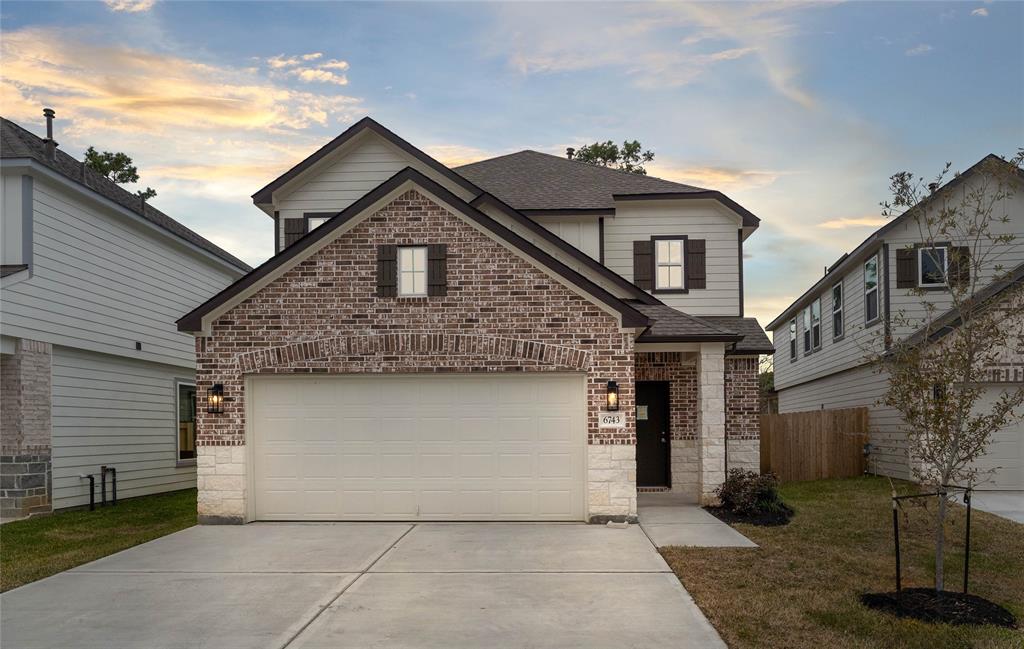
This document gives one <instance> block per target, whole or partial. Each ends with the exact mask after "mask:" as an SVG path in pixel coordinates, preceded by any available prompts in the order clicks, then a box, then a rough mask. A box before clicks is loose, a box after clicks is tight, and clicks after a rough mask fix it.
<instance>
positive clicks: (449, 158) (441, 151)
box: [423, 144, 508, 167]
mask: <svg viewBox="0 0 1024 649" xmlns="http://www.w3.org/2000/svg"><path fill="white" fill-rule="evenodd" d="M423 150H424V151H425V152H426V153H427V154H428V155H429V156H430V157H432V158H435V159H436V160H437V161H438V162H440V163H441V164H443V165H445V166H447V167H458V166H461V165H467V164H469V163H471V162H477V161H479V160H487V159H488V158H494V157H496V156H499V155H503V154H505V153H508V152H507V151H487V150H485V149H479V148H477V147H473V146H466V145H464V144H435V145H431V146H425V147H423Z"/></svg>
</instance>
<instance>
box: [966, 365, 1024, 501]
mask: <svg viewBox="0 0 1024 649" xmlns="http://www.w3.org/2000/svg"><path fill="white" fill-rule="evenodd" d="M1019 387H1020V386H1017V385H1011V386H1009V387H1003V386H989V387H988V388H986V390H985V392H984V393H983V394H982V396H981V398H980V399H979V400H978V403H977V408H978V410H979V412H992V403H993V402H994V401H995V400H996V399H998V398H999V395H1000V394H1001V393H1002V391H1003V390H1017V389H1019ZM975 466H976V467H977V468H978V469H981V470H982V471H984V472H986V473H985V474H984V475H981V476H979V480H980V481H981V484H980V485H979V487H980V488H982V489H1024V423H1021V422H1020V421H1019V420H1018V422H1017V423H1015V424H1013V425H1011V426H1009V427H1008V428H1005V429H1003V430H1001V431H999V432H997V433H996V434H995V435H993V436H992V441H991V443H990V444H989V446H988V450H987V452H986V453H985V455H984V456H983V457H982V458H980V459H979V460H978V461H977V462H975Z"/></svg>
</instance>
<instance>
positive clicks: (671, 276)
mask: <svg viewBox="0 0 1024 649" xmlns="http://www.w3.org/2000/svg"><path fill="white" fill-rule="evenodd" d="M654 267H655V277H654V281H655V285H654V287H655V288H656V289H659V290H665V289H682V288H683V240H682V239H660V240H658V241H656V242H655V246H654Z"/></svg>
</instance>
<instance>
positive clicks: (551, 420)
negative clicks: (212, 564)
mask: <svg viewBox="0 0 1024 649" xmlns="http://www.w3.org/2000/svg"><path fill="white" fill-rule="evenodd" d="M252 390H253V391H252V394H253V396H254V403H253V404H252V408H253V422H252V427H251V430H252V434H253V437H254V440H253V446H254V454H255V465H254V466H255V470H254V483H255V484H254V492H255V494H254V500H255V505H256V516H257V518H260V519H272V520H295V519H298V520H301V519H309V520H325V519H342V520H343V519H355V520H371V519H379V520H387V519H390V520H408V519H425V520H579V519H582V518H583V516H584V513H585V511H584V510H585V507H584V504H585V477H584V463H585V449H586V447H585V443H586V431H585V393H584V388H583V380H582V377H581V376H580V375H574V376H567V375H557V376H543V377H540V376H536V375H534V376H527V375H519V376H478V375H474V376H452V375H448V376H422V375H420V376H414V375H378V376H372V377H370V376H366V377H308V378H307V377H302V378H298V377H286V378H281V377H254V378H253V379H252Z"/></svg>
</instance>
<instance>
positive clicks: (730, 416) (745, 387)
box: [725, 356, 761, 473]
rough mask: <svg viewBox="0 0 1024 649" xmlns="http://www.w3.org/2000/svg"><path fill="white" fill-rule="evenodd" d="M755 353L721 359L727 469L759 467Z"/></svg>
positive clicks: (759, 469) (759, 396) (758, 469)
mask: <svg viewBox="0 0 1024 649" xmlns="http://www.w3.org/2000/svg"><path fill="white" fill-rule="evenodd" d="M757 372H758V364H757V357H755V356H738V357H730V358H727V359H726V362H725V407H726V450H727V452H728V460H729V462H728V465H729V468H730V469H746V470H748V471H756V472H758V473H760V471H761V441H760V440H761V418H760V398H761V395H760V388H759V385H758V378H757Z"/></svg>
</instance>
